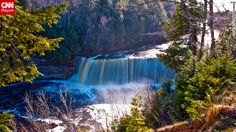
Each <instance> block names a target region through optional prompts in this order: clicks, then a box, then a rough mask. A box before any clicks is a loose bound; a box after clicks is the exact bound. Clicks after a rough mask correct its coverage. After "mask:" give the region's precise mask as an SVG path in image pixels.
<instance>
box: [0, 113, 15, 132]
mask: <svg viewBox="0 0 236 132" xmlns="http://www.w3.org/2000/svg"><path fill="white" fill-rule="evenodd" d="M13 119H14V116H13V115H11V114H9V113H5V112H3V113H1V114H0V131H1V132H12V131H13V130H12V127H13V125H14V121H13Z"/></svg>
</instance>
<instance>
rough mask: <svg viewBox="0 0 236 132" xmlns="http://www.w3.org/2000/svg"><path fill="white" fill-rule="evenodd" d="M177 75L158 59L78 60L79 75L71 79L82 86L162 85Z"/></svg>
mask: <svg viewBox="0 0 236 132" xmlns="http://www.w3.org/2000/svg"><path fill="white" fill-rule="evenodd" d="M174 76H175V73H174V72H173V71H172V70H170V69H168V68H167V67H166V66H165V65H164V64H163V63H162V62H160V61H159V60H158V58H132V59H130V58H116V59H114V58H113V59H96V58H84V57H78V58H77V73H76V74H75V75H74V76H73V77H72V78H71V81H75V82H77V83H81V84H89V85H103V84H127V83H131V82H139V83H140V82H142V81H143V82H148V83H152V82H155V83H161V82H162V81H165V80H171V79H173V78H174Z"/></svg>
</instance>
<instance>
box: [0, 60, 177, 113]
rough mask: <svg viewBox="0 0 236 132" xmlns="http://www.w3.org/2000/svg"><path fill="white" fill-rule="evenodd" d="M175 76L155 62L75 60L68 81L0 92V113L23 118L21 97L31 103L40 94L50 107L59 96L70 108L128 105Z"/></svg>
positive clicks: (23, 106)
mask: <svg viewBox="0 0 236 132" xmlns="http://www.w3.org/2000/svg"><path fill="white" fill-rule="evenodd" d="M174 77H175V73H174V72H173V71H172V70H170V69H168V68H167V67H166V66H165V65H164V64H163V63H161V62H160V61H159V60H158V59H157V58H152V59H145V58H139V59H129V58H116V59H96V58H84V57H78V58H77V71H76V73H75V74H74V75H73V76H72V77H71V78H70V79H69V80H47V81H36V82H34V83H17V84H14V85H11V86H9V87H5V88H3V87H2V88H0V95H1V96H0V110H1V111H6V110H8V111H13V112H15V113H20V114H24V112H25V107H26V103H25V95H26V93H28V94H29V95H31V97H32V98H33V99H36V98H37V96H38V95H39V94H40V92H41V91H43V92H44V93H45V95H46V97H47V99H48V100H49V101H50V103H52V104H53V105H57V106H61V105H62V104H63V103H62V101H61V100H60V97H59V93H63V94H66V95H67V97H68V98H67V101H71V100H72V102H73V103H72V108H73V109H76V108H78V107H81V106H84V105H88V104H95V103H129V101H130V99H131V98H133V97H134V96H135V95H137V94H138V93H139V94H144V92H145V89H146V88H150V87H152V88H153V89H158V88H159V87H160V85H161V83H162V82H163V81H166V80H172V79H173V78H174Z"/></svg>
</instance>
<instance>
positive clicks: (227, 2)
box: [198, 0, 236, 12]
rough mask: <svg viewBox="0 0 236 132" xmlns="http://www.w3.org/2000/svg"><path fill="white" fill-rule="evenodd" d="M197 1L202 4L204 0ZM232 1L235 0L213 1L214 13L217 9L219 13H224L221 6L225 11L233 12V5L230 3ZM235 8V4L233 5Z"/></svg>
mask: <svg viewBox="0 0 236 132" xmlns="http://www.w3.org/2000/svg"><path fill="white" fill-rule="evenodd" d="M198 1H201V2H203V1H204V0H198ZM232 1H235V2H236V0H214V4H215V6H214V11H215V12H216V11H218V9H217V7H218V8H219V10H220V11H224V8H223V6H224V7H225V8H226V9H227V10H230V11H233V4H232V3H231V2H232ZM235 6H236V4H235Z"/></svg>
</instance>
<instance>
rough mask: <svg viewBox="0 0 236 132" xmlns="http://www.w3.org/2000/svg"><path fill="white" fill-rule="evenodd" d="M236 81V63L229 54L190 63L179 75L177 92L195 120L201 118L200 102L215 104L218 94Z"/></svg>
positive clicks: (183, 105) (181, 102) (184, 106)
mask: <svg viewBox="0 0 236 132" xmlns="http://www.w3.org/2000/svg"><path fill="white" fill-rule="evenodd" d="M233 81H236V61H235V59H233V58H232V56H230V55H228V54H224V55H220V56H219V57H210V58H207V59H206V60H204V62H194V61H192V62H190V63H189V64H188V65H186V67H184V68H183V69H182V71H181V72H180V73H178V75H177V79H176V90H177V91H178V94H179V95H178V99H179V103H180V104H181V106H182V108H183V109H184V110H185V111H186V112H187V113H188V114H189V115H190V116H191V117H193V118H196V117H199V114H201V113H202V112H201V111H202V110H203V109H202V106H201V105H199V103H197V102H199V101H202V102H203V103H205V104H206V105H207V103H212V102H214V98H212V97H214V96H215V95H216V94H217V92H218V91H219V90H221V89H223V88H224V87H226V86H228V85H229V84H230V83H231V82H233Z"/></svg>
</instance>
